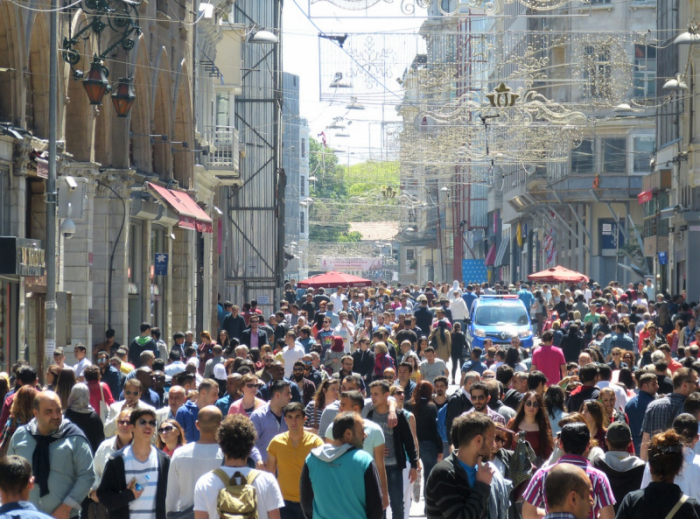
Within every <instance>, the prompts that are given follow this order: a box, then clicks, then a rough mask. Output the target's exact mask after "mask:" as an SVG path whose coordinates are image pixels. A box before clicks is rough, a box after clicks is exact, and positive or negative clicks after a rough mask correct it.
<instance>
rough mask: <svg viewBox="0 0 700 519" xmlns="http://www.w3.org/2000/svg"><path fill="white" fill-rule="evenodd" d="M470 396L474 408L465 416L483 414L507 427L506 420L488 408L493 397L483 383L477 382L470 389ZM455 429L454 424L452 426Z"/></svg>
mask: <svg viewBox="0 0 700 519" xmlns="http://www.w3.org/2000/svg"><path fill="white" fill-rule="evenodd" d="M469 394H470V395H471V397H472V405H473V406H474V407H472V408H471V409H470V410H469V411H467V412H466V413H464V414H472V413H481V414H485V415H487V416H488V417H489V418H491V420H493V421H494V422H495V423H497V424H499V425H502V426H503V427H505V425H506V420H505V418H503V416H501V415H500V414H498V413H497V412H496V411H494V410H493V409H491V408H490V407H489V406H488V403H489V401H490V400H491V396H490V395H489V389H488V387H487V386H486V384H484V383H483V382H475V383H474V384H472V387H470V388H469ZM452 427H454V424H453V425H452Z"/></svg>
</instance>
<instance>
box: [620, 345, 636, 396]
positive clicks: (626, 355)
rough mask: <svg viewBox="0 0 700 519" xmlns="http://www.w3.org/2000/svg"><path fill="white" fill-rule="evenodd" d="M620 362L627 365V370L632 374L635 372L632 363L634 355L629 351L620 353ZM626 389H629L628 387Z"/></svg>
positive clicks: (633, 363) (634, 366)
mask: <svg viewBox="0 0 700 519" xmlns="http://www.w3.org/2000/svg"><path fill="white" fill-rule="evenodd" d="M622 362H624V363H625V364H627V368H628V369H629V370H630V371H631V372H632V373H634V372H635V371H637V366H636V365H635V362H634V353H632V352H631V351H623V352H622ZM627 389H630V388H629V387H628V388H627Z"/></svg>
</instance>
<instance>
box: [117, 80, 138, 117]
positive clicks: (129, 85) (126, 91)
mask: <svg viewBox="0 0 700 519" xmlns="http://www.w3.org/2000/svg"><path fill="white" fill-rule="evenodd" d="M135 100H136V95H135V94H134V83H133V79H132V78H127V77H123V78H119V84H118V85H117V89H116V91H114V92H113V93H112V104H113V105H114V110H115V111H116V112H117V117H128V116H129V111H130V110H131V106H132V105H133V104H134V101H135Z"/></svg>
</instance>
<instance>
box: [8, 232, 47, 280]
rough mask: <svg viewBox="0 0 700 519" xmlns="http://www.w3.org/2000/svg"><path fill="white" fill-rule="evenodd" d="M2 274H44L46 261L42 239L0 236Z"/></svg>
mask: <svg viewBox="0 0 700 519" xmlns="http://www.w3.org/2000/svg"><path fill="white" fill-rule="evenodd" d="M0 250H1V251H3V253H2V254H0V274H6V275H13V276H43V275H44V268H45V267H46V261H45V258H44V249H42V248H41V241H40V240H29V239H26V238H15V237H14V236H3V237H0Z"/></svg>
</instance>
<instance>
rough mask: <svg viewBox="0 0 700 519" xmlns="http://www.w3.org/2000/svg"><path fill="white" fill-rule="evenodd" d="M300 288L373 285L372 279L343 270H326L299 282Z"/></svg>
mask: <svg viewBox="0 0 700 519" xmlns="http://www.w3.org/2000/svg"><path fill="white" fill-rule="evenodd" d="M297 286H298V287H299V288H321V287H323V288H337V287H371V286H372V281H370V280H369V279H365V278H361V277H358V276H351V275H350V274H343V273H342V272H333V271H331V272H326V273H325V274H319V275H318V276H312V277H310V278H309V279H303V280H301V281H299V282H298V283H297Z"/></svg>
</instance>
